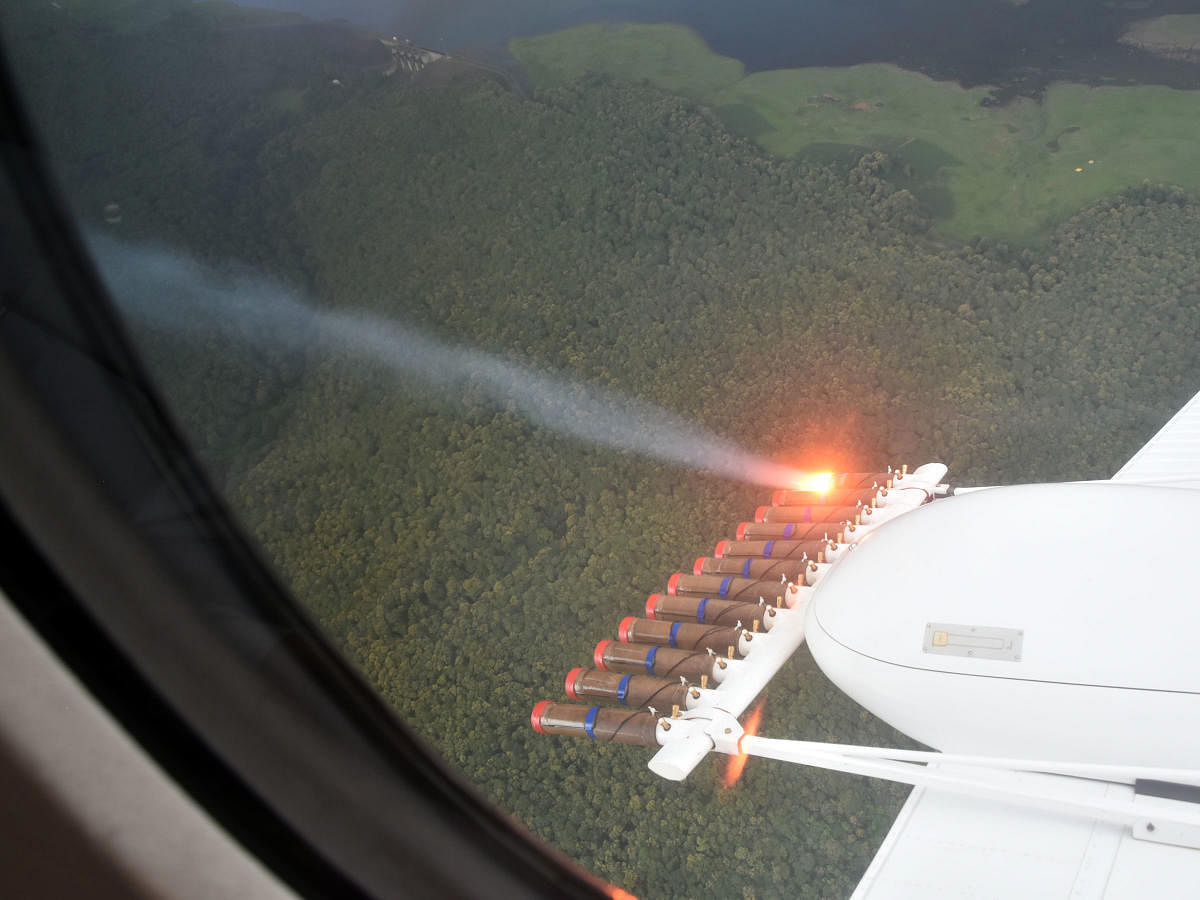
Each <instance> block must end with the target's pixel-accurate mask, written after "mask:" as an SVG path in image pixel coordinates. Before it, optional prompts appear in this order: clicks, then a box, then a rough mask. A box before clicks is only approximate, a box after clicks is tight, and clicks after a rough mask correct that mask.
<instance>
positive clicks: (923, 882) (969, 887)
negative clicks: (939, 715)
mask: <svg viewBox="0 0 1200 900" xmlns="http://www.w3.org/2000/svg"><path fill="white" fill-rule="evenodd" d="M947 770H949V767H947ZM1024 777H1025V779H1027V780H1028V781H1029V782H1030V784H1029V786H1030V787H1035V786H1040V787H1042V788H1045V787H1047V786H1050V784H1051V783H1052V782H1053V783H1054V787H1056V788H1057V789H1059V790H1062V789H1064V788H1065V789H1067V790H1069V791H1071V792H1072V793H1073V794H1077V795H1078V799H1080V800H1093V801H1117V802H1120V801H1128V800H1129V799H1130V798H1132V797H1133V794H1134V789H1133V786H1132V785H1123V784H1108V783H1105V782H1101V781H1091V780H1086V779H1073V778H1065V777H1062V776H1056V775H1037V774H1034V773H1028V774H1026V775H1025V776H1024ZM1198 883H1200V850H1195V849H1190V848H1187V847H1180V846H1174V845H1171V844H1166V843H1156V842H1151V841H1145V840H1141V839H1138V838H1136V837H1134V834H1133V832H1132V831H1131V829H1129V828H1127V827H1124V826H1121V825H1117V824H1114V823H1109V822H1101V821H1096V820H1091V819H1086V818H1082V817H1079V816H1071V815H1056V814H1053V813H1049V812H1045V811H1039V810H1036V809H1029V808H1022V807H1019V806H1016V805H1012V804H1007V803H1003V802H997V801H987V800H981V799H979V798H968V797H963V796H960V795H955V794H949V793H945V792H942V791H935V790H932V789H930V788H921V787H917V788H914V789H913V791H912V793H911V794H910V795H909V798H908V802H907V803H906V804H905V805H904V808H903V809H902V810H901V812H900V815H899V816H898V817H897V818H896V821H895V823H894V824H893V825H892V829H891V831H890V832H889V833H888V836H887V838H886V839H885V840H884V842H883V845H882V846H881V847H880V849H879V852H878V853H877V854H876V856H875V859H874V860H873V861H872V862H871V865H870V867H869V868H868V869H867V872H866V874H865V875H864V876H863V878H862V881H861V882H860V883H859V885H858V889H857V890H856V891H855V893H854V900H881V898H899V897H904V898H912V897H941V898H959V897H963V898H965V897H971V898H983V897H997V898H1002V897H1003V898H1008V897H1027V898H1067V897H1070V898H1104V900H1116V898H1141V897H1190V896H1194V892H1195V886H1196V885H1197V884H1198Z"/></svg>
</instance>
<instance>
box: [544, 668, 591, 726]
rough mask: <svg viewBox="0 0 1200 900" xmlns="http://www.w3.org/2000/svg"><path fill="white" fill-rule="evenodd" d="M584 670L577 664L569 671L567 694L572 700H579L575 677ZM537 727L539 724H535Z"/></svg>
mask: <svg viewBox="0 0 1200 900" xmlns="http://www.w3.org/2000/svg"><path fill="white" fill-rule="evenodd" d="M582 671H583V667H582V666H577V667H575V668H574V669H572V670H571V671H570V672H568V673H567V684H566V689H567V696H568V697H570V698H571V699H572V700H578V699H579V695H578V694H576V693H575V679H576V678H578V677H579V673H580V672H582ZM534 727H537V726H534Z"/></svg>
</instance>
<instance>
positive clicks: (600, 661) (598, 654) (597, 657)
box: [592, 640, 612, 672]
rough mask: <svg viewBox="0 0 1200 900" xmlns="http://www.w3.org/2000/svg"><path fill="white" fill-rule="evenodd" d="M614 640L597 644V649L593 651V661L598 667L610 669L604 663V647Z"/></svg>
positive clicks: (605, 669)
mask: <svg viewBox="0 0 1200 900" xmlns="http://www.w3.org/2000/svg"><path fill="white" fill-rule="evenodd" d="M611 643H612V641H607V640H605V641H601V642H600V643H598V644H597V645H596V649H595V650H594V651H593V652H592V662H594V663H595V664H596V668H597V669H603V670H604V671H605V672H607V671H608V666H606V665H605V664H604V648H605V647H607V646H608V645H609V644H611Z"/></svg>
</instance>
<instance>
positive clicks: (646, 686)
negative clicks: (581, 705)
mask: <svg viewBox="0 0 1200 900" xmlns="http://www.w3.org/2000/svg"><path fill="white" fill-rule="evenodd" d="M566 688H567V696H568V697H570V698H571V699H572V700H592V701H596V702H601V703H619V704H621V705H622V706H629V707H632V708H634V709H637V708H644V707H647V706H654V707H657V708H658V709H670V708H671V707H672V706H686V705H687V693H688V691H689V690H694V688H689V687H688V686H687V685H684V684H680V683H679V681H678V680H675V681H668V680H667V679H665V678H652V677H651V676H649V675H622V674H621V673H620V672H605V671H603V670H601V669H572V670H571V671H570V672H568V673H567V683H566Z"/></svg>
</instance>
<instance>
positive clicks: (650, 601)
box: [646, 594, 662, 619]
mask: <svg viewBox="0 0 1200 900" xmlns="http://www.w3.org/2000/svg"><path fill="white" fill-rule="evenodd" d="M661 596H662V594H651V595H650V596H649V597H647V598H646V618H647V619H653V618H654V610H655V609H657V608H658V598H659V597H661Z"/></svg>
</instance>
